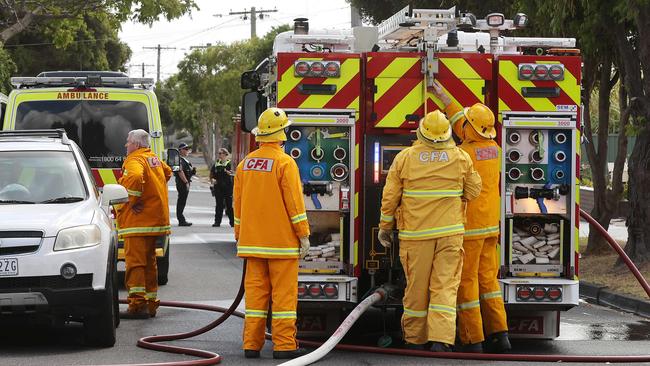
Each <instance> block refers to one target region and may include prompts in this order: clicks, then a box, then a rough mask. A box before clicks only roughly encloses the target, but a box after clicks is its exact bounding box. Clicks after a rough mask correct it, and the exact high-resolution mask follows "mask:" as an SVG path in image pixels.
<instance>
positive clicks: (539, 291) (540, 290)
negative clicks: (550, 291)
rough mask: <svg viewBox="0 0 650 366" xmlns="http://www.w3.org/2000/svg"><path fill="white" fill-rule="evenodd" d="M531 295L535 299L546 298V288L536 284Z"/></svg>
mask: <svg viewBox="0 0 650 366" xmlns="http://www.w3.org/2000/svg"><path fill="white" fill-rule="evenodd" d="M533 297H534V298H535V300H544V298H546V289H545V288H544V287H541V286H537V287H535V288H534V289H533Z"/></svg>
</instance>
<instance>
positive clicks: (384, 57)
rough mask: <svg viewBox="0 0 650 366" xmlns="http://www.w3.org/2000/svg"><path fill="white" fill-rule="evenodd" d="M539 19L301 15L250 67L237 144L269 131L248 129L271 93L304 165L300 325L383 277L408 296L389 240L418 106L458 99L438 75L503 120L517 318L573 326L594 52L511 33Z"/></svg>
mask: <svg viewBox="0 0 650 366" xmlns="http://www.w3.org/2000/svg"><path fill="white" fill-rule="evenodd" d="M527 22H528V18H527V16H526V15H525V14H521V13H519V14H516V15H515V16H514V17H513V19H506V17H505V16H504V15H503V14H501V13H490V14H487V16H485V18H482V19H481V18H478V17H476V16H475V15H473V14H471V13H458V12H456V9H455V8H451V9H413V8H411V7H409V6H407V7H405V8H404V9H402V10H400V11H399V12H397V13H396V14H395V15H393V16H392V17H390V18H389V19H387V20H385V21H384V22H382V23H381V24H379V26H378V27H355V28H353V29H349V30H311V29H309V24H308V21H307V20H306V19H304V18H300V19H296V21H295V24H294V30H293V31H289V32H285V33H281V34H279V35H278V36H277V37H276V39H275V42H274V46H273V54H272V55H270V56H269V58H268V59H267V60H265V61H264V62H262V63H261V64H260V65H259V66H258V67H257V68H256V69H255V70H251V71H248V72H245V73H244V74H243V75H242V80H241V84H242V87H243V88H245V89H249V91H248V92H246V93H245V94H244V96H243V101H242V118H241V120H242V122H241V125H240V126H238V129H237V130H236V133H235V147H234V151H235V155H236V158H239V159H241V158H242V157H243V156H244V155H245V153H246V152H247V151H248V150H249V149H250V148H251V147H253V146H254V142H252V140H251V137H250V136H248V138H246V135H245V132H246V131H250V130H251V129H252V127H254V126H255V124H256V119H257V116H258V115H259V113H260V112H261V111H262V110H263V109H264V108H265V107H266V106H267V105H268V106H277V107H280V108H282V109H284V110H285V111H286V112H287V114H288V116H289V118H290V119H291V120H292V121H293V125H292V126H291V127H290V128H289V130H288V133H287V136H288V140H287V142H286V144H285V150H286V152H287V153H288V154H289V155H290V156H291V157H293V158H294V159H295V161H296V163H297V164H298V167H299V170H300V175H301V180H302V182H303V191H304V194H305V201H306V206H307V216H308V219H309V223H310V227H311V231H312V233H313V234H312V235H311V237H310V242H311V249H310V251H309V255H308V256H307V257H306V258H305V259H304V260H302V261H301V263H300V275H299V283H298V298H299V317H298V326H299V329H300V331H301V332H303V333H306V334H308V333H310V332H314V333H315V332H317V331H321V332H326V333H327V332H331V331H332V330H333V329H335V328H336V326H337V325H338V321H339V319H340V315H341V313H344V312H345V309H350V308H351V307H352V306H354V305H356V304H357V303H359V302H360V301H361V300H362V299H363V298H364V295H366V294H368V293H370V292H371V291H372V290H373V289H375V288H376V287H378V286H382V285H384V286H386V285H390V286H391V287H392V288H396V289H397V291H393V297H392V298H390V299H389V300H388V301H386V302H385V303H383V304H382V306H383V307H387V308H390V307H393V308H395V309H397V311H398V313H399V312H400V311H402V304H401V295H400V291H399V290H400V289H403V288H404V287H405V277H404V272H403V269H402V268H401V264H400V259H399V246H398V245H394V246H393V247H392V248H384V247H383V246H381V245H380V243H379V242H378V240H377V232H378V223H379V215H380V205H381V195H382V189H383V186H384V184H385V180H386V176H387V173H388V170H389V167H390V165H391V163H392V161H393V158H394V157H395V156H396V155H397V153H398V152H399V151H401V150H402V149H404V148H406V147H408V146H410V145H411V144H412V142H413V141H414V140H415V139H416V136H415V133H414V132H415V129H416V128H417V127H418V122H419V120H420V119H421V118H422V117H423V116H424V115H426V113H428V112H431V111H434V110H436V109H443V107H444V106H443V104H442V102H441V101H440V100H438V99H437V98H436V97H435V96H434V95H433V94H432V93H430V92H428V91H427V87H430V86H431V85H432V83H433V81H434V80H436V81H438V82H439V83H440V84H442V86H443V88H444V89H445V91H446V92H447V94H448V95H450V97H451V99H452V100H453V101H456V102H458V103H459V104H460V105H462V106H471V105H473V104H474V103H478V102H481V103H484V104H486V105H487V106H489V107H490V108H491V109H492V111H493V112H494V115H495V116H496V117H497V120H498V124H497V126H496V127H497V130H498V137H497V141H498V143H499V145H500V147H501V149H500V154H501V157H500V158H501V162H502V164H501V185H500V190H501V192H500V193H501V223H500V242H499V246H498V249H497V250H498V251H499V257H500V271H499V280H500V284H501V288H502V296H503V299H504V302H505V304H506V309H507V312H508V319H509V327H510V329H509V333H510V335H511V336H512V337H527V338H546V339H551V338H555V337H557V336H559V318H560V313H561V312H563V311H566V310H568V309H570V308H572V307H575V306H577V305H578V283H579V282H578V251H577V247H578V224H579V215H578V213H579V210H578V203H579V197H578V194H579V189H578V174H579V169H578V167H579V166H580V164H579V163H580V150H579V148H580V144H579V142H580V111H581V104H580V90H581V85H580V84H581V58H580V51H579V49H577V48H576V47H575V39H572V38H535V37H506V36H504V35H503V33H504V32H506V31H507V32H511V31H516V30H518V29H521V28H524V27H525V25H526V23H527ZM398 220H399V219H398ZM395 237H397V235H395ZM337 316H338V317H337Z"/></svg>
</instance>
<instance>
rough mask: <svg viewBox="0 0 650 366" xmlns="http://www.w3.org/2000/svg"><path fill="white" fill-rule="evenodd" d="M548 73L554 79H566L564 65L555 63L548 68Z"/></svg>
mask: <svg viewBox="0 0 650 366" xmlns="http://www.w3.org/2000/svg"><path fill="white" fill-rule="evenodd" d="M548 74H549V76H550V77H551V79H552V80H563V79H564V67H562V66H561V65H553V66H551V67H550V68H549V69H548Z"/></svg>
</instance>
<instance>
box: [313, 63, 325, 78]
mask: <svg viewBox="0 0 650 366" xmlns="http://www.w3.org/2000/svg"><path fill="white" fill-rule="evenodd" d="M324 73H325V65H323V63H322V62H314V63H312V64H311V75H312V76H314V77H323V76H326V75H325V74H324Z"/></svg>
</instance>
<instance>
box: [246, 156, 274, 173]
mask: <svg viewBox="0 0 650 366" xmlns="http://www.w3.org/2000/svg"><path fill="white" fill-rule="evenodd" d="M244 170H256V171H259V172H270V171H271V170H273V159H263V158H249V159H246V161H245V162H244Z"/></svg>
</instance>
